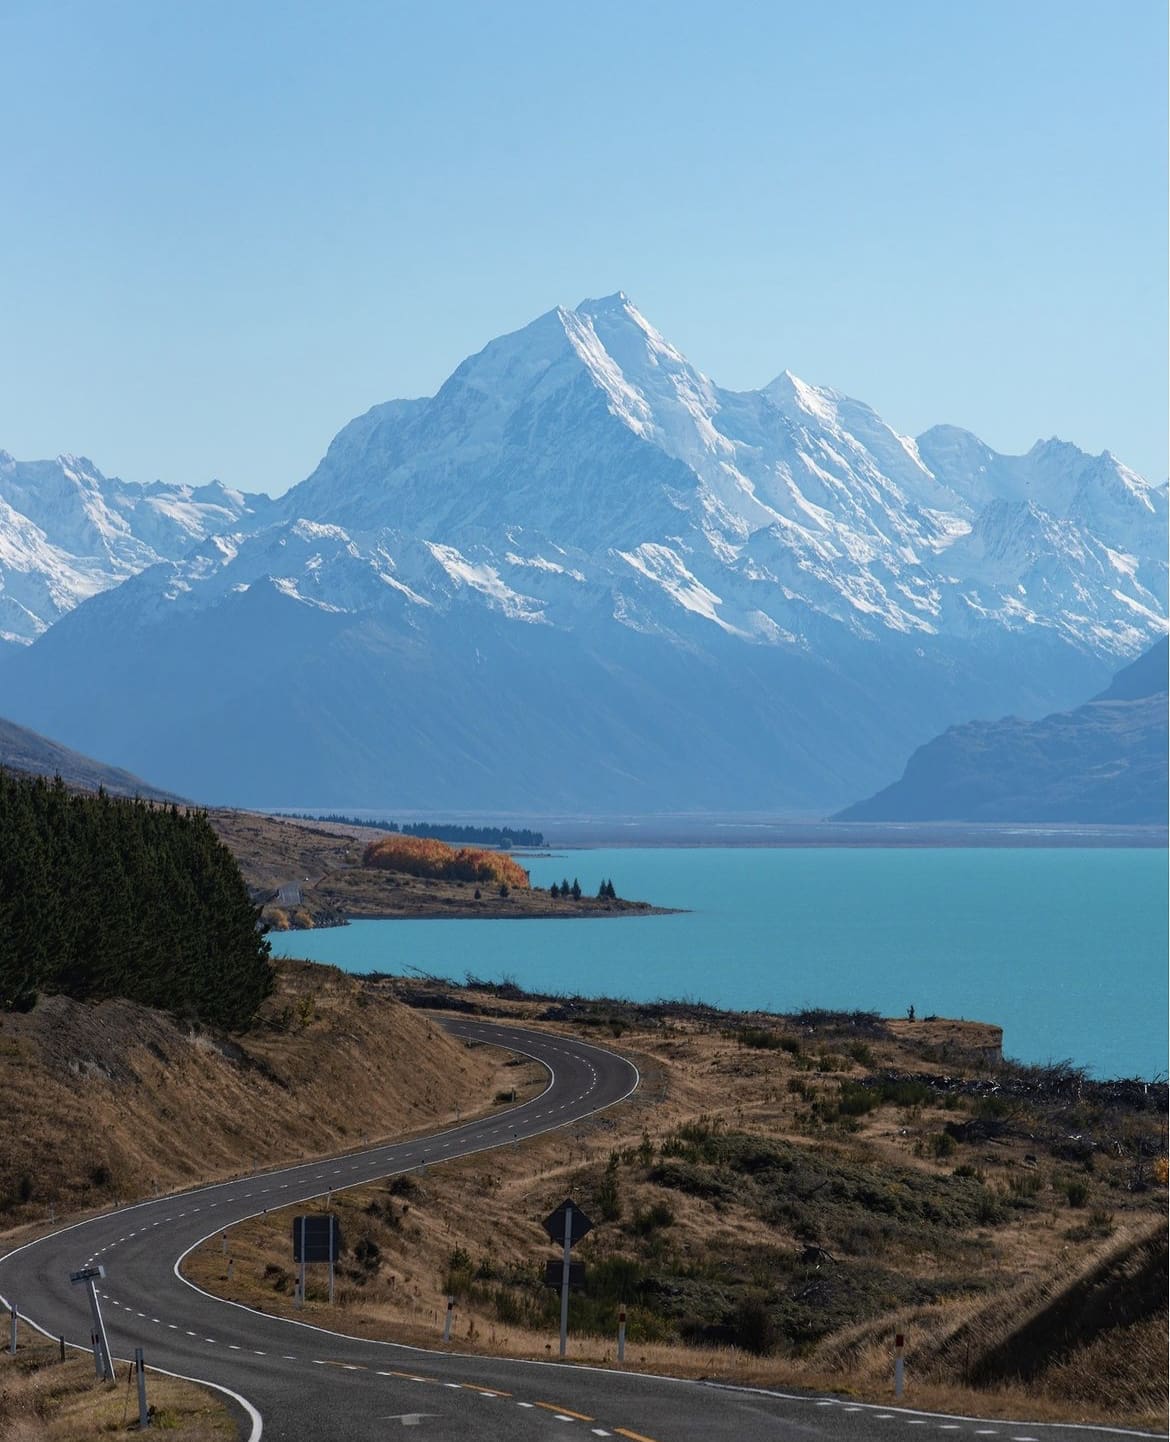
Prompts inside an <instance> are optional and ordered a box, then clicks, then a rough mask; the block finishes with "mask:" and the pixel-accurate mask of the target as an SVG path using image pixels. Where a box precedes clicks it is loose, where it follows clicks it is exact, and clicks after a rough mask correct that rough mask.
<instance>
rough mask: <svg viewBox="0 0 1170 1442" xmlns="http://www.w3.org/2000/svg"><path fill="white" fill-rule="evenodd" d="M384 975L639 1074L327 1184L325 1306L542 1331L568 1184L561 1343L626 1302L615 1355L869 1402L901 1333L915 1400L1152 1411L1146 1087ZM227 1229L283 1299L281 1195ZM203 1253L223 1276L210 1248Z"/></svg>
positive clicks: (530, 1341) (735, 1022)
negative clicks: (506, 1140)
mask: <svg viewBox="0 0 1170 1442" xmlns="http://www.w3.org/2000/svg"><path fill="white" fill-rule="evenodd" d="M383 985H384V987H385V988H386V989H388V990H392V991H395V990H396V991H398V992H399V993H400V994H402V995H407V996H409V997H410V998H411V999H412V1000H413V1001H414V1002H415V1003H420V1002H430V1003H432V1004H434V1003H440V1004H442V1005H444V1006H448V1007H450V1006H454V1007H458V1008H460V1009H462V1008H465V1007H475V1008H482V1009H484V1010H485V1011H487V1012H488V1014H493V1015H503V1016H515V1017H517V1018H523V1019H525V1020H527V1021H529V1022H530V1023H531V1024H534V1025H538V1026H542V1027H548V1028H550V1029H553V1030H555V1029H558V1028H567V1029H570V1030H573V1031H577V1032H579V1033H583V1034H585V1035H588V1036H590V1037H591V1038H593V1039H594V1040H598V1041H602V1042H605V1041H606V1040H608V1041H609V1043H610V1044H611V1045H613V1046H615V1047H617V1048H619V1049H620V1050H621V1051H622V1052H624V1053H625V1054H627V1055H631V1056H633V1057H634V1058H635V1059H636V1060H637V1062H638V1064H639V1066H640V1067H641V1069H642V1072H643V1076H644V1083H643V1086H642V1089H641V1091H640V1092H639V1093H638V1094H637V1095H636V1096H635V1097H634V1098H633V1099H631V1101H630V1102H629V1103H627V1104H625V1105H623V1106H622V1107H620V1108H617V1109H615V1110H614V1111H612V1112H610V1113H607V1114H605V1115H602V1116H599V1117H596V1118H593V1119H591V1120H589V1121H587V1122H585V1123H582V1124H579V1125H577V1126H575V1127H573V1128H572V1129H570V1130H569V1131H567V1132H565V1133H559V1134H555V1135H552V1136H549V1137H547V1138H544V1139H538V1140H536V1141H533V1142H531V1143H525V1144H524V1145H523V1146H521V1147H519V1148H508V1149H506V1150H503V1151H499V1152H493V1153H491V1154H488V1155H484V1156H479V1157H473V1158H468V1159H466V1160H463V1161H459V1162H454V1163H451V1164H448V1165H445V1166H443V1167H439V1168H432V1169H429V1170H428V1172H427V1173H426V1174H422V1175H420V1174H414V1175H410V1176H406V1177H401V1178H397V1179H393V1180H391V1181H389V1182H387V1183H385V1184H382V1185H378V1186H370V1187H363V1188H361V1189H358V1190H355V1191H353V1192H351V1193H347V1194H345V1195H343V1196H339V1197H337V1198H336V1205H337V1208H338V1211H339V1212H340V1214H341V1222H342V1231H343V1235H344V1236H345V1238H346V1240H347V1244H348V1247H349V1255H348V1257H347V1260H346V1263H345V1266H344V1268H343V1271H342V1278H341V1285H340V1288H339V1305H338V1306H337V1307H335V1308H334V1309H333V1310H332V1311H330V1309H329V1308H328V1306H327V1303H326V1302H325V1300H324V1296H323V1294H321V1293H316V1294H314V1293H313V1291H310V1299H309V1308H308V1314H309V1315H313V1316H314V1320H319V1321H321V1322H322V1323H323V1324H325V1325H329V1326H341V1327H342V1328H344V1329H351V1330H354V1331H355V1332H357V1333H359V1334H364V1335H376V1336H384V1337H389V1338H394V1339H398V1340H409V1341H413V1342H418V1343H422V1344H425V1345H435V1343H436V1341H437V1338H438V1332H439V1327H440V1324H441V1317H442V1313H443V1306H444V1300H443V1299H444V1297H445V1295H446V1293H447V1291H448V1289H450V1290H452V1291H453V1292H454V1293H455V1294H456V1295H457V1297H458V1299H459V1303H458V1310H457V1323H456V1339H457V1345H458V1346H459V1347H460V1348H461V1349H477V1348H478V1349H482V1350H485V1351H492V1352H513V1353H516V1354H518V1355H528V1356H536V1357H543V1356H546V1355H547V1354H548V1351H549V1348H550V1347H555V1336H556V1325H557V1322H556V1301H555V1295H554V1294H553V1293H552V1292H549V1291H547V1290H545V1289H544V1288H543V1287H542V1286H541V1275H542V1271H543V1265H544V1262H545V1260H546V1259H548V1258H549V1257H551V1256H552V1255H553V1253H552V1249H551V1248H550V1246H549V1244H548V1241H547V1238H546V1237H545V1235H544V1233H543V1231H542V1229H541V1227H540V1225H539V1222H540V1218H541V1217H542V1216H544V1215H546V1214H547V1212H548V1211H549V1210H550V1209H551V1208H552V1207H553V1206H554V1205H556V1203H557V1202H559V1201H560V1200H561V1198H563V1197H564V1196H565V1195H566V1194H571V1195H573V1196H574V1197H575V1198H577V1199H578V1200H579V1201H580V1202H581V1203H582V1205H584V1206H585V1208H586V1210H587V1211H588V1212H589V1213H590V1215H591V1216H592V1217H593V1218H594V1220H595V1221H596V1222H597V1226H596V1229H595V1230H594V1232H593V1233H592V1234H591V1235H590V1236H589V1237H587V1238H586V1239H585V1241H584V1242H583V1243H582V1244H581V1246H580V1247H579V1248H578V1249H577V1252H576V1253H575V1255H576V1256H579V1257H580V1258H581V1259H582V1260H584V1261H585V1262H586V1263H587V1264H588V1266H587V1282H586V1287H585V1291H584V1293H582V1294H580V1295H578V1296H577V1297H575V1298H574V1301H573V1304H572V1319H573V1320H572V1328H573V1342H572V1349H571V1350H572V1355H573V1356H574V1357H576V1358H578V1359H581V1360H590V1361H594V1362H598V1363H601V1364H605V1363H607V1362H608V1363H611V1364H612V1363H613V1361H614V1339H615V1333H616V1316H617V1308H618V1305H619V1303H624V1304H625V1305H626V1307H627V1309H628V1315H629V1339H630V1345H629V1349H628V1353H627V1365H633V1366H636V1367H642V1368H646V1369H652V1370H658V1371H672V1372H678V1373H682V1374H687V1375H703V1376H720V1377H725V1378H728V1379H735V1380H740V1381H751V1382H758V1383H767V1384H771V1385H781V1386H806V1387H824V1388H827V1389H831V1390H835V1391H852V1392H854V1393H856V1394H858V1395H863V1396H866V1397H870V1398H874V1399H882V1398H884V1397H886V1396H888V1395H889V1385H890V1358H891V1343H892V1338H893V1334H894V1332H895V1331H897V1330H901V1331H904V1332H906V1333H907V1336H908V1340H909V1362H908V1367H909V1376H910V1379H911V1391H910V1394H909V1397H910V1400H911V1401H912V1402H913V1403H914V1404H915V1405H921V1406H927V1407H935V1408H939V1409H941V1410H951V1411H965V1412H969V1413H970V1412H975V1413H979V1414H987V1413H994V1414H996V1415H1000V1416H1008V1417H1010V1416H1016V1417H1019V1416H1027V1417H1032V1418H1037V1419H1042V1418H1044V1417H1046V1416H1047V1417H1050V1418H1057V1417H1065V1418H1076V1419H1079V1420H1089V1421H1100V1422H1108V1421H1118V1420H1121V1419H1124V1420H1127V1421H1129V1422H1131V1423H1134V1424H1136V1425H1149V1426H1158V1425H1162V1424H1163V1422H1164V1416H1165V1395H1166V1385H1165V1383H1166V1367H1165V1345H1166V1316H1165V1298H1166V1242H1165V1220H1164V1217H1165V1206H1166V1190H1165V1179H1166V1174H1165V1160H1164V1158H1165V1145H1166V1142H1165V1114H1164V1095H1163V1093H1164V1090H1165V1089H1164V1088H1162V1089H1161V1090H1158V1089H1154V1090H1153V1091H1152V1092H1146V1093H1143V1091H1142V1089H1141V1088H1140V1087H1138V1088H1136V1089H1133V1090H1130V1091H1127V1090H1126V1089H1125V1088H1114V1089H1109V1088H1100V1087H1094V1086H1093V1084H1091V1083H1087V1084H1086V1083H1085V1082H1084V1081H1083V1079H1079V1078H1078V1077H1076V1075H1075V1074H1069V1073H1067V1072H1065V1071H1064V1070H1062V1069H1060V1068H1057V1069H1053V1070H1044V1071H1040V1070H1036V1069H1028V1068H1015V1067H1011V1066H1006V1067H1005V1066H1004V1065H1003V1064H1002V1063H1000V1062H999V1060H998V1047H997V1041H998V1036H997V1032H996V1029H995V1028H989V1027H979V1026H976V1025H974V1024H971V1023H952V1022H944V1021H933V1020H932V1021H929V1022H923V1023H915V1024H906V1023H902V1024H900V1025H899V1024H896V1023H895V1024H889V1023H884V1022H881V1021H880V1020H879V1019H877V1018H871V1017H841V1016H831V1015H823V1014H815V1013H810V1014H806V1015H805V1016H804V1017H801V1018H790V1019H781V1018H769V1017H752V1018H743V1017H739V1018H736V1017H729V1016H719V1015H717V1014H714V1013H709V1012H704V1011H703V1010H702V1009H700V1008H687V1007H677V1008H670V1007H655V1008H638V1007H631V1006H628V1005H623V1004H621V1003H588V1002H578V1003H565V1002H543V1003H535V1004H534V1003H531V1002H529V1001H526V1000H524V999H522V998H519V997H517V996H515V995H514V994H509V993H508V990H507V989H506V988H505V989H503V991H504V994H503V995H500V994H499V989H497V991H496V993H495V994H491V993H490V991H489V990H488V989H485V988H478V989H474V990H471V991H468V990H463V991H458V992H456V991H451V990H448V991H446V992H445V993H444V992H441V991H440V990H439V989H437V988H435V987H433V986H432V987H425V986H420V985H419V984H418V983H405V982H403V983H394V982H386V983H384V984H383ZM375 989H377V988H376V987H375ZM232 1252H233V1256H234V1259H235V1266H234V1269H233V1282H232V1284H231V1286H232V1291H233V1294H234V1295H238V1296H240V1297H241V1298H242V1299H246V1300H249V1301H253V1302H262V1304H263V1305H264V1307H265V1309H266V1310H269V1309H273V1308H276V1309H279V1308H281V1307H288V1308H290V1309H291V1281H292V1279H291V1275H290V1273H291V1268H290V1265H289V1262H288V1258H287V1255H286V1254H287V1219H286V1218H283V1217H281V1216H279V1215H275V1214H274V1215H272V1216H270V1217H269V1218H268V1219H267V1220H266V1221H265V1220H263V1219H257V1220H255V1221H252V1222H249V1223H246V1224H245V1225H243V1226H242V1227H240V1228H238V1229H236V1231H235V1232H234V1233H233V1237H232ZM191 1266H192V1268H193V1270H194V1272H195V1273H196V1274H197V1276H198V1277H199V1280H200V1281H201V1282H202V1283H203V1284H204V1285H209V1286H211V1287H212V1288H217V1289H220V1290H226V1289H227V1287H228V1283H227V1280H226V1274H225V1270H224V1262H223V1257H222V1255H221V1254H220V1252H219V1251H218V1250H216V1249H208V1250H207V1251H205V1252H203V1253H202V1254H200V1255H197V1256H196V1257H194V1258H193V1259H192V1262H191Z"/></svg>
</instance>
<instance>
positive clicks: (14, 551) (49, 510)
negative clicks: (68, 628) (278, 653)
mask: <svg viewBox="0 0 1170 1442" xmlns="http://www.w3.org/2000/svg"><path fill="white" fill-rule="evenodd" d="M272 508H273V505H272V501H271V500H270V498H269V497H267V496H245V495H243V494H241V493H240V492H239V491H232V490H229V489H228V488H227V487H226V486H222V485H220V483H219V482H218V481H213V482H212V483H211V484H210V485H207V486H199V487H192V486H168V485H164V484H163V483H162V482H161V481H156V482H154V483H153V484H151V485H133V484H130V483H128V482H126V481H121V480H118V479H117V478H116V477H114V478H110V477H106V476H103V475H102V473H101V472H100V471H99V470H98V469H97V467H96V466H95V465H94V464H93V462H92V461H90V460H87V459H86V458H85V457H84V456H58V457H57V459H56V460H55V461H17V460H15V459H14V458H13V457H12V456H10V455H9V454H8V452H7V451H0V641H7V642H17V643H21V642H23V643H25V644H27V643H28V642H31V641H33V640H35V638H36V637H37V636H39V635H40V634H41V633H42V632H43V631H44V630H45V629H46V628H47V627H49V626H51V625H52V624H53V623H54V622H55V621H57V620H59V619H60V617H61V616H63V615H64V614H65V613H66V612H67V611H71V610H72V609H73V607H74V606H76V605H78V604H79V603H80V602H81V601H84V600H85V599H87V598H88V597H89V596H93V595H96V594H97V593H98V592H99V591H104V590H107V589H108V588H109V587H110V586H116V585H117V584H118V583H119V582H120V581H123V580H125V579H126V577H127V576H132V575H135V574H136V573H137V572H139V571H141V570H143V569H145V568H146V567H147V566H151V565H154V563H155V562H156V561H160V560H163V559H174V558H177V557H179V556H181V555H183V554H185V553H186V551H188V550H189V549H190V547H191V546H192V545H193V544H194V543H195V542H196V541H199V540H202V539H203V538H204V537H206V536H208V535H212V534H214V533H216V532H219V531H227V530H232V529H233V528H235V527H238V526H240V525H241V524H248V525H252V524H256V523H258V522H259V521H260V520H262V519H263V518H264V517H265V516H267V515H268V513H269V512H271V510H272Z"/></svg>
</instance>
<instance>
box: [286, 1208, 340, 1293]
mask: <svg viewBox="0 0 1170 1442" xmlns="http://www.w3.org/2000/svg"><path fill="white" fill-rule="evenodd" d="M292 1244H293V1261H294V1262H299V1263H300V1267H301V1271H300V1285H299V1287H298V1288H297V1292H298V1299H297V1306H299V1307H303V1306H304V1305H305V1297H306V1291H307V1282H308V1266H309V1263H310V1262H328V1263H329V1300H330V1301H331V1302H332V1301H333V1278H334V1271H333V1269H334V1265H335V1264H336V1262H337V1259H338V1257H339V1256H340V1255H341V1228H340V1227H339V1226H338V1224H337V1218H336V1217H335V1216H334V1215H333V1213H332V1212H324V1213H320V1214H318V1215H317V1216H304V1217H294V1218H293V1227H292Z"/></svg>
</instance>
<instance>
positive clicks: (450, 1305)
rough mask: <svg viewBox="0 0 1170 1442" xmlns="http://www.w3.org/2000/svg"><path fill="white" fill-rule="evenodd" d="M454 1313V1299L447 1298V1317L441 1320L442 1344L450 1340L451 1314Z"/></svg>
mask: <svg viewBox="0 0 1170 1442" xmlns="http://www.w3.org/2000/svg"><path fill="white" fill-rule="evenodd" d="M454 1311H455V1298H454V1297H448V1298H447V1315H446V1317H444V1319H443V1341H444V1342H449V1341H450V1340H451V1316H452V1314H453V1313H454Z"/></svg>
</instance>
